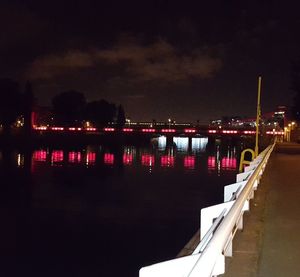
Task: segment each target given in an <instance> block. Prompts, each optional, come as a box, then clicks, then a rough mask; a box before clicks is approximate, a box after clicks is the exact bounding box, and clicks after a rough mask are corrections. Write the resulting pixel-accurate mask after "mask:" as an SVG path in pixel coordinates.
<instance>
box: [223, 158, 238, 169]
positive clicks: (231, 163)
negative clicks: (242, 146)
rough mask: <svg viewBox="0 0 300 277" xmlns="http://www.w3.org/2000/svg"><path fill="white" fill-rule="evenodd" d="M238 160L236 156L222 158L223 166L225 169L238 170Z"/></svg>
mask: <svg viewBox="0 0 300 277" xmlns="http://www.w3.org/2000/svg"><path fill="white" fill-rule="evenodd" d="M236 167H237V161H236V158H227V157H226V158H222V161H221V168H222V169H223V170H236Z"/></svg>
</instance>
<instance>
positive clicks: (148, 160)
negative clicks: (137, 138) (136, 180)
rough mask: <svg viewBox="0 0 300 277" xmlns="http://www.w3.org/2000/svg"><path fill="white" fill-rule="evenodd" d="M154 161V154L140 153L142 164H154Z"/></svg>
mask: <svg viewBox="0 0 300 277" xmlns="http://www.w3.org/2000/svg"><path fill="white" fill-rule="evenodd" d="M154 163H155V158H154V155H150V154H144V155H142V165H144V166H154Z"/></svg>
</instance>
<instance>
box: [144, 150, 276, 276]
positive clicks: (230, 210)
mask: <svg viewBox="0 0 300 277" xmlns="http://www.w3.org/2000/svg"><path fill="white" fill-rule="evenodd" d="M274 146H275V144H273V145H270V146H269V147H267V148H266V149H265V150H264V151H262V152H261V153H260V154H259V155H258V156H257V157H256V158H255V159H254V160H253V161H252V162H250V164H249V166H247V167H245V170H244V172H243V173H240V174H237V176H236V183H234V184H231V185H228V186H226V187H225V188H224V203H221V204H219V205H214V206H211V207H208V208H204V209H202V210H201V226H200V229H201V238H200V243H199V244H198V245H197V247H196V248H195V250H194V252H193V253H192V254H191V255H189V256H185V257H181V258H177V259H173V260H169V261H165V262H161V263H157V264H154V265H150V266H146V267H143V268H141V269H140V272H139V277H210V276H217V275H220V274H223V273H225V256H232V240H233V237H234V235H235V233H236V231H237V230H238V229H242V228H243V213H244V211H247V210H249V207H250V205H249V201H250V199H251V198H253V197H254V191H255V190H256V189H257V186H258V184H259V181H260V178H261V175H262V174H263V171H264V169H265V167H266V164H267V162H268V159H269V157H270V155H271V153H272V151H273V149H274Z"/></svg>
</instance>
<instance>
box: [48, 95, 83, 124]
mask: <svg viewBox="0 0 300 277" xmlns="http://www.w3.org/2000/svg"><path fill="white" fill-rule="evenodd" d="M52 106H53V113H54V119H55V123H56V124H60V125H64V126H70V125H74V124H75V125H78V123H79V122H81V120H82V119H83V114H84V110H85V106H86V100H85V96H84V95H83V93H81V92H78V91H74V90H69V91H65V92H62V93H60V94H58V95H56V96H55V97H54V98H53V99H52Z"/></svg>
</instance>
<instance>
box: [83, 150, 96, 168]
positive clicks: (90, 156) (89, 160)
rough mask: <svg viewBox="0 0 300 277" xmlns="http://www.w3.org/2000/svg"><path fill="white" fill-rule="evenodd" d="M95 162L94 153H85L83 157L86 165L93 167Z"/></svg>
mask: <svg viewBox="0 0 300 277" xmlns="http://www.w3.org/2000/svg"><path fill="white" fill-rule="evenodd" d="M95 162H96V153H95V152H87V153H86V157H85V164H86V165H93V164H95Z"/></svg>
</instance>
